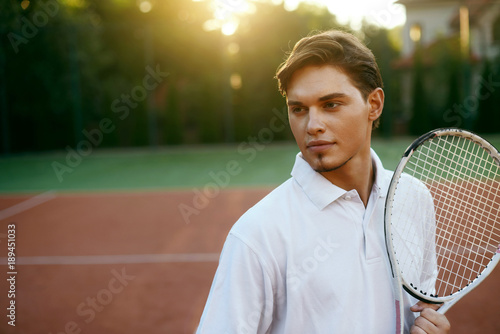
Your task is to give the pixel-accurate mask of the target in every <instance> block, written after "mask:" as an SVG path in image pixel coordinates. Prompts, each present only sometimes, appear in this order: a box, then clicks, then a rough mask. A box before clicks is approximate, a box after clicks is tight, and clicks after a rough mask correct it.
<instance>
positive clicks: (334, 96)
mask: <svg viewBox="0 0 500 334" xmlns="http://www.w3.org/2000/svg"><path fill="white" fill-rule="evenodd" d="M345 97H347V95H346V94H344V93H331V94H328V95H325V96H322V97H320V98H319V99H318V101H320V102H321V101H328V100H331V99H338V98H345Z"/></svg>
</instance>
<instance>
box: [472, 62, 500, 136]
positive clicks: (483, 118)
mask: <svg viewBox="0 0 500 334" xmlns="http://www.w3.org/2000/svg"><path fill="white" fill-rule="evenodd" d="M481 78H482V80H481V82H480V86H479V91H478V97H479V107H478V112H477V114H478V116H477V119H476V123H475V130H476V131H477V132H479V133H499V132H500V130H499V127H498V125H499V124H500V112H499V110H498V106H499V105H500V91H499V90H498V87H495V86H494V85H492V84H491V83H492V82H493V83H498V82H500V68H499V66H498V63H496V64H492V63H491V62H489V61H487V62H485V64H484V67H483V72H482V74H481Z"/></svg>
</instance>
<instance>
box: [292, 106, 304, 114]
mask: <svg viewBox="0 0 500 334" xmlns="http://www.w3.org/2000/svg"><path fill="white" fill-rule="evenodd" d="M291 111H292V113H294V114H298V113H301V112H302V111H304V107H293V108H292V109H291Z"/></svg>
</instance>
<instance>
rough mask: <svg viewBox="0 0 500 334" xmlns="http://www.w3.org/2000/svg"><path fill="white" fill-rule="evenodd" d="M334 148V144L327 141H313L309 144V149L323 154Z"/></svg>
mask: <svg viewBox="0 0 500 334" xmlns="http://www.w3.org/2000/svg"><path fill="white" fill-rule="evenodd" d="M332 146H333V142H331V141H326V140H313V141H310V142H308V143H307V149H308V150H309V151H312V152H321V151H325V150H328V149H329V148H330V147H332Z"/></svg>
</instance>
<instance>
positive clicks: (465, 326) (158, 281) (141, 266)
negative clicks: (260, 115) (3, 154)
mask: <svg viewBox="0 0 500 334" xmlns="http://www.w3.org/2000/svg"><path fill="white" fill-rule="evenodd" d="M269 191H270V188H266V189H245V190H237V189H232V190H224V191H221V192H220V193H219V194H218V196H216V197H214V198H213V199H211V200H210V202H209V204H208V205H207V206H206V207H205V208H203V209H201V210H200V212H199V214H198V215H193V216H191V222H190V223H189V224H186V223H185V221H184V220H183V218H182V216H181V214H180V213H179V210H178V206H179V205H180V204H181V203H184V204H186V205H189V206H192V203H193V198H194V193H193V192H192V191H177V192H135V193H92V194H81V193H78V194H67V193H65V194H54V193H46V194H44V195H42V196H40V197H35V198H33V195H30V196H28V195H23V196H14V195H1V196H0V252H1V253H0V258H2V262H0V263H1V265H0V271H1V272H2V277H3V279H2V280H1V281H0V296H1V298H0V310H1V312H0V314H1V317H0V333H6V334H8V333H30V334H31V333H37V334H39V333H43V334H48V333H52V334H59V333H92V334H101V333H103V334H118V333H120V334H137V333H148V334H156V333H179V334H183V333H189V334H191V333H193V332H194V331H195V329H196V326H197V323H198V321H199V318H200V315H201V312H202V310H203V306H204V303H205V300H206V298H207V295H208V291H209V289H210V285H211V282H212V279H213V275H214V273H215V270H216V268H217V260H218V254H219V253H220V251H221V249H222V245H223V243H224V240H225V237H226V235H227V232H228V231H229V229H230V227H231V226H232V224H233V223H234V222H235V221H236V220H237V219H238V217H239V216H240V215H241V214H242V213H243V212H244V211H246V210H247V209H248V208H249V207H251V206H252V205H253V204H255V203H256V202H257V201H258V200H259V199H261V198H262V197H263V196H264V195H266V194H267V193H268V192H269ZM11 223H15V225H16V228H15V231H16V232H15V233H16V268H15V269H16V272H17V275H15V276H16V281H15V294H16V295H15V303H16V304H15V305H16V322H15V324H16V326H15V327H12V326H9V325H8V324H7V322H8V321H9V319H8V318H7V317H6V315H7V314H8V310H7V307H8V302H9V300H10V299H9V298H7V294H8V290H9V285H8V284H7V280H6V278H7V276H8V275H7V272H8V271H9V269H8V267H7V266H6V256H7V230H8V228H7V226H8V225H9V224H11ZM499 279H500V269H499V268H497V269H496V270H495V271H494V272H493V274H492V275H491V276H490V277H488V278H487V279H486V281H485V282H484V283H483V285H481V286H480V287H478V288H477V289H476V290H474V291H473V292H472V293H471V294H469V295H468V296H466V297H465V298H464V299H463V300H461V301H460V302H459V303H458V304H457V305H455V306H454V307H453V308H451V310H450V311H449V312H448V313H447V315H448V318H449V319H450V321H451V323H452V328H453V330H452V333H453V334H461V333H464V334H465V333H468V334H470V333H481V334H490V333H491V334H493V333H500V311H499V310H500V289H499V288H498V287H497V286H496V284H495V283H496V282H498V281H499Z"/></svg>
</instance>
